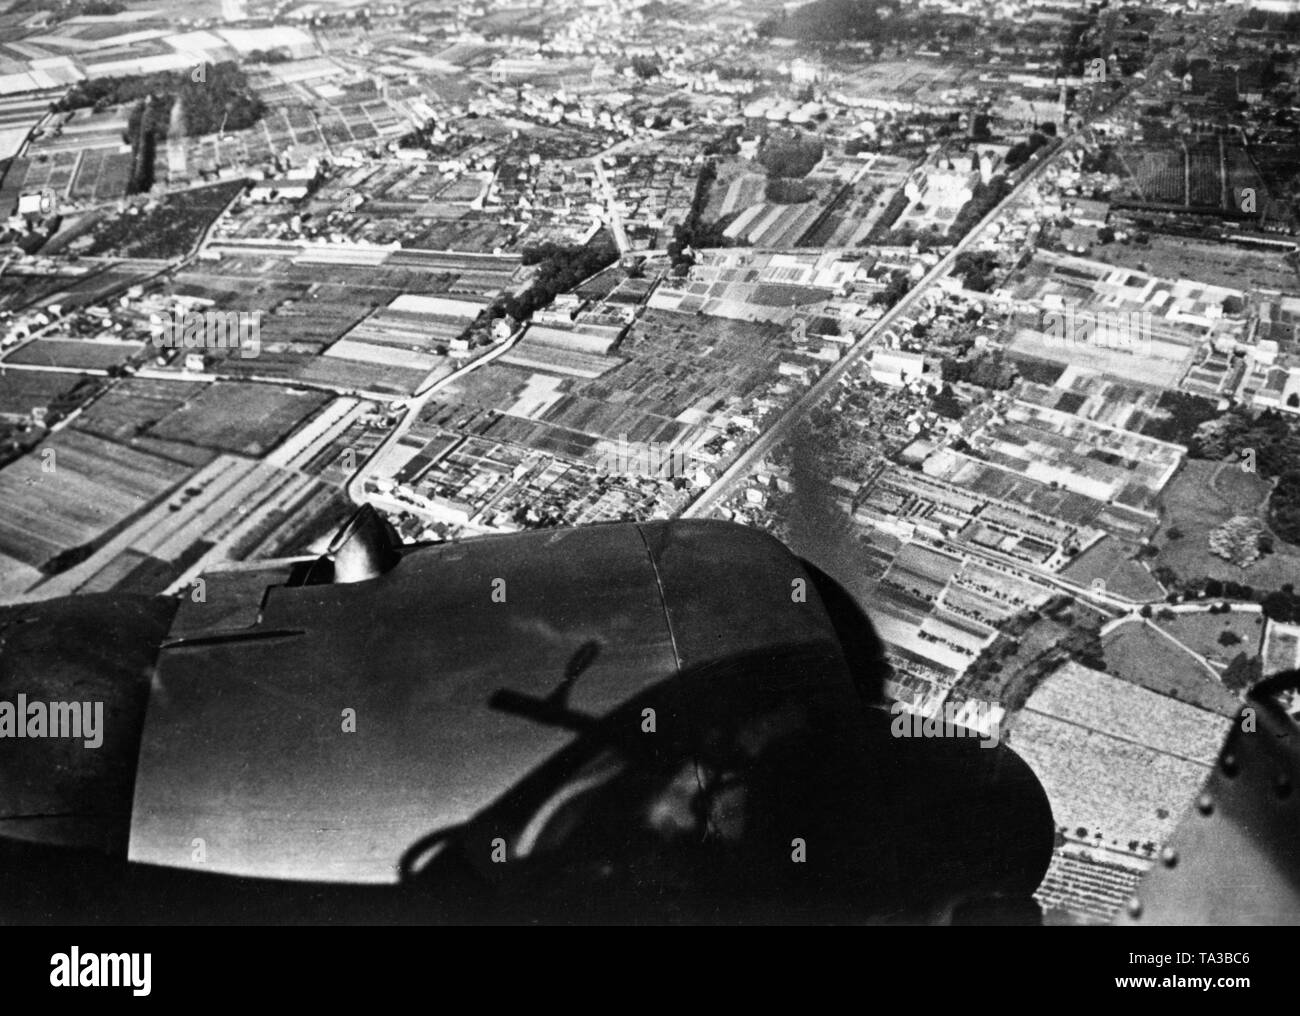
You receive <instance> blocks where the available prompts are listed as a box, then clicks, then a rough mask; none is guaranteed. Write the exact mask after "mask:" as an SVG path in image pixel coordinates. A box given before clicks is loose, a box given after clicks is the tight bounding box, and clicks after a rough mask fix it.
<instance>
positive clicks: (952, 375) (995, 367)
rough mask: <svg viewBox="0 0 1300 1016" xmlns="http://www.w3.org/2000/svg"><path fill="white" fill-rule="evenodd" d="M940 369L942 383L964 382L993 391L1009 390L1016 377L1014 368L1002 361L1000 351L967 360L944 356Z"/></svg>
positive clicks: (981, 354)
mask: <svg viewBox="0 0 1300 1016" xmlns="http://www.w3.org/2000/svg"><path fill="white" fill-rule="evenodd" d="M941 369H942V371H943V379H944V381H947V382H953V381H965V382H966V383H967V384H973V385H979V386H980V387H981V388H991V389H993V390H995V391H1004V390H1005V389H1007V388H1010V387H1011V383H1012V381H1014V380H1015V377H1016V369H1015V367H1014V366H1013V365H1012V364H1011V363H1008V362H1007V361H1006V360H1004V359H1003V357H1002V351H1001V350H994V351H990V352H985V353H980V354H979V355H978V356H973V357H971V358H970V359H969V360H957V359H954V358H953V357H949V356H945V357H944V358H943V363H942V366H941Z"/></svg>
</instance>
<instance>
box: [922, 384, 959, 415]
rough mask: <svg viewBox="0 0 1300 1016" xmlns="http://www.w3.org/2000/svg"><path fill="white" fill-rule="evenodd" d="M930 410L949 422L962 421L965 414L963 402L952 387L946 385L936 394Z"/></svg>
mask: <svg viewBox="0 0 1300 1016" xmlns="http://www.w3.org/2000/svg"><path fill="white" fill-rule="evenodd" d="M930 408H931V409H933V410H934V411H935V412H936V413H938V414H939V415H940V416H942V417H944V418H946V419H949V420H960V419H961V418H962V415H963V413H964V410H963V409H962V405H961V401H960V400H959V399H958V398H957V396H956V394H955V393H954V392H953V390H952V385H950V384H946V383H945V384H944V386H943V387H942V388H940V389H939V390H938V391H937V392H935V394H934V398H933V399H932V400H931V401H930Z"/></svg>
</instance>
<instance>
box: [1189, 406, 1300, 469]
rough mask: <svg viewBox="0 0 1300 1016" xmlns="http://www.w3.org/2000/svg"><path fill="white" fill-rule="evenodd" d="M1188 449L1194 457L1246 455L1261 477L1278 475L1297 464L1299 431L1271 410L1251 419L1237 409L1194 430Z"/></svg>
mask: <svg viewBox="0 0 1300 1016" xmlns="http://www.w3.org/2000/svg"><path fill="white" fill-rule="evenodd" d="M1189 449H1190V451H1191V453H1192V454H1193V455H1195V456H1197V457H1198V458H1205V459H1218V460H1222V459H1241V458H1242V457H1243V456H1244V455H1245V453H1247V452H1250V453H1253V458H1254V461H1255V468H1256V470H1257V471H1258V472H1259V473H1260V474H1261V475H1263V476H1268V477H1273V476H1279V475H1281V474H1282V473H1285V472H1290V471H1291V470H1292V469H1293V468H1294V466H1295V464H1296V463H1297V462H1300V428H1298V427H1297V426H1296V424H1295V423H1294V422H1293V421H1292V420H1291V419H1288V418H1287V417H1285V416H1283V415H1282V414H1281V413H1278V412H1274V411H1273V410H1266V411H1264V412H1262V413H1259V414H1258V415H1255V416H1252V415H1251V414H1250V413H1249V412H1247V411H1246V410H1244V409H1242V408H1240V407H1237V408H1234V409H1231V410H1229V411H1228V412H1226V413H1224V414H1223V415H1222V416H1221V417H1219V418H1218V419H1217V420H1216V421H1214V422H1213V423H1212V424H1209V425H1207V426H1203V427H1201V428H1200V429H1198V430H1197V432H1196V433H1195V434H1194V435H1193V437H1192V441H1191V443H1190V446H1189Z"/></svg>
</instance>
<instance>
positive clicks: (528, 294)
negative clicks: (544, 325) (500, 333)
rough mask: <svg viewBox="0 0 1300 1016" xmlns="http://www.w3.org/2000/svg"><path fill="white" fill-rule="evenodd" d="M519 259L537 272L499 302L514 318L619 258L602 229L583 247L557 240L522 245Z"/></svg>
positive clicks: (522, 316)
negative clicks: (569, 245)
mask: <svg viewBox="0 0 1300 1016" xmlns="http://www.w3.org/2000/svg"><path fill="white" fill-rule="evenodd" d="M522 259H523V263H524V264H526V265H537V266H538V268H537V274H536V275H535V276H534V277H533V281H532V284H531V285H530V286H529V287H528V288H527V289H526V290H524V291H523V292H522V293H509V294H507V295H506V296H505V297H504V299H503V300H502V301H501V303H500V309H501V310H502V311H503V312H504V313H506V314H508V315H510V317H512V318H514V319H515V320H516V321H523V320H525V319H527V318H529V317H531V316H532V313H533V311H535V310H539V309H541V308H542V307H545V306H546V305H547V304H548V303H550V302H551V301H552V300H554V299H555V297H556V296H557V295H558V294H560V293H564V292H567V291H568V290H570V289H572V288H573V287H574V286H576V285H577V284H578V283H579V282H581V281H582V280H583V279H585V278H587V277H589V276H591V275H595V274H596V272H598V271H600V270H601V269H603V268H608V267H609V266H610V265H612V264H613V263H614V262H615V261H617V260H618V248H617V247H615V246H614V244H613V243H612V242H610V240H609V238H608V237H606V236H605V235H604V234H603V233H602V234H600V235H599V236H598V237H597V239H596V240H595V241H593V242H592V243H591V244H588V245H587V246H585V247H577V246H574V247H568V246H565V245H563V244H557V243H544V244H539V245H537V246H534V247H525V248H524V250H523V251H522Z"/></svg>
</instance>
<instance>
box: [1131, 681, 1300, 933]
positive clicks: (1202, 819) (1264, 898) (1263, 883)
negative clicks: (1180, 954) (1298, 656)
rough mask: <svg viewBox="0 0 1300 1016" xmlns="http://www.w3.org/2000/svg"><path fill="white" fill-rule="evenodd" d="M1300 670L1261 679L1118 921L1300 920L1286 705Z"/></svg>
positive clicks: (1291, 739)
mask: <svg viewBox="0 0 1300 1016" xmlns="http://www.w3.org/2000/svg"><path fill="white" fill-rule="evenodd" d="M1296 687H1300V671H1294V670H1293V671H1289V672H1287V673H1284V674H1278V675H1275V676H1273V677H1270V678H1266V679H1265V680H1263V681H1261V682H1259V683H1258V684H1256V685H1255V686H1254V687H1253V688H1252V689H1251V690H1250V692H1249V693H1248V695H1247V698H1246V704H1245V705H1244V706H1242V708H1241V711H1240V712H1239V713H1238V714H1237V718H1236V721H1235V722H1234V723H1233V726H1232V729H1231V730H1230V731H1229V733H1228V736H1227V738H1226V739H1225V740H1224V743H1223V747H1222V748H1221V749H1220V751H1219V757H1218V761H1217V764H1216V765H1215V767H1214V771H1213V772H1212V773H1211V774H1210V778H1209V780H1208V781H1207V782H1206V784H1205V787H1204V788H1203V789H1202V791H1201V793H1200V795H1198V797H1197V798H1196V801H1195V802H1194V803H1193V804H1192V806H1191V807H1190V808H1189V809H1188V810H1187V812H1186V814H1185V815H1184V816H1183V818H1182V820H1181V821H1180V822H1179V825H1178V828H1177V829H1176V830H1175V831H1174V835H1173V838H1172V839H1171V840H1170V841H1169V843H1168V845H1167V846H1166V847H1165V848H1164V850H1163V851H1162V853H1161V854H1160V857H1159V859H1158V860H1157V862H1156V864H1155V866H1154V867H1152V869H1151V870H1150V871H1149V872H1148V873H1147V874H1146V875H1145V876H1144V877H1143V879H1142V881H1141V882H1140V883H1139V884H1138V889H1137V893H1136V894H1135V895H1134V897H1133V899H1132V900H1130V901H1129V904H1128V906H1127V907H1126V908H1124V909H1123V910H1121V911H1120V912H1119V913H1118V914H1117V915H1116V917H1115V923H1116V924H1148V925H1149V924H1180V925H1188V924H1198V925H1199V924H1238V925H1245V924H1295V923H1297V921H1300V795H1298V794H1297V792H1296V787H1297V785H1300V728H1297V726H1296V724H1295V722H1294V721H1293V720H1292V719H1291V718H1290V717H1289V716H1288V715H1287V714H1286V711H1285V710H1284V709H1283V708H1282V707H1281V706H1280V705H1279V704H1278V702H1277V701H1276V699H1275V697H1274V696H1275V695H1276V694H1277V693H1278V692H1279V691H1285V690H1292V689H1295V688H1296Z"/></svg>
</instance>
